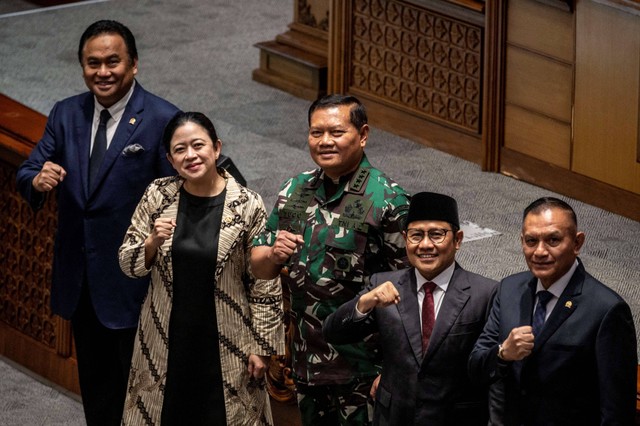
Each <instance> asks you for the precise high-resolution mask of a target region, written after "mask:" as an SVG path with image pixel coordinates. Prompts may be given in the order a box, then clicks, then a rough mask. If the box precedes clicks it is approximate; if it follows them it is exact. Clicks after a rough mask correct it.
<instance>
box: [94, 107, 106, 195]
mask: <svg viewBox="0 0 640 426" xmlns="http://www.w3.org/2000/svg"><path fill="white" fill-rule="evenodd" d="M110 118H111V114H109V110H108V109H106V108H105V109H103V110H102V111H100V124H99V125H98V131H97V132H96V138H95V139H94V141H93V150H92V151H91V158H90V159H89V188H90V189H93V186H94V183H95V179H96V176H98V170H100V164H102V159H103V158H104V154H105V152H107V121H109V119H110Z"/></svg>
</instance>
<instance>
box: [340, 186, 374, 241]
mask: <svg viewBox="0 0 640 426" xmlns="http://www.w3.org/2000/svg"><path fill="white" fill-rule="evenodd" d="M343 206H344V207H343V209H342V211H341V212H340V217H339V218H338V219H336V221H335V222H334V225H338V226H340V227H342V228H349V229H355V230H356V231H360V232H367V231H368V230H369V225H368V224H367V223H366V220H367V215H368V214H369V210H371V206H373V201H371V200H367V199H366V198H362V197H361V196H358V195H354V194H347V195H346V196H345V197H344V202H343Z"/></svg>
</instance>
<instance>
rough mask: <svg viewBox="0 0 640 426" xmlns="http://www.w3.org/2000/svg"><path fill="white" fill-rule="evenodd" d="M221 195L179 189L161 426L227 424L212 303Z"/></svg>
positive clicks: (223, 195) (214, 311)
mask: <svg viewBox="0 0 640 426" xmlns="http://www.w3.org/2000/svg"><path fill="white" fill-rule="evenodd" d="M225 193H226V190H225V191H223V192H222V193H221V194H219V195H216V196H214V197H197V196H194V195H191V194H189V193H188V192H187V191H186V190H185V189H184V187H183V188H181V189H180V202H179V204H178V217H177V219H176V223H177V226H176V228H175V230H174V235H173V245H172V253H171V255H172V260H173V305H172V307H171V317H170V319H169V355H168V365H167V380H166V387H165V390H164V402H163V405H162V420H161V422H162V425H163V426H170V425H216V426H217V425H225V424H226V414H225V409H224V392H223V388H222V369H221V367H220V349H219V347H218V327H217V322H216V307H215V303H214V276H215V269H216V257H217V254H218V236H219V234H220V223H221V219H222V211H223V207H224V197H225Z"/></svg>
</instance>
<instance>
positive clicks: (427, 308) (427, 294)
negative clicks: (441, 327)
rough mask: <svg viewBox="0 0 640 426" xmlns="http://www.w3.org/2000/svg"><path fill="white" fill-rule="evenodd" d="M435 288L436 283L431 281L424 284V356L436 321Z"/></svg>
mask: <svg viewBox="0 0 640 426" xmlns="http://www.w3.org/2000/svg"><path fill="white" fill-rule="evenodd" d="M435 288H436V285H435V283H432V282H431V281H429V282H426V283H424V284H423V285H422V290H423V291H424V299H423V300H422V356H424V354H426V353H427V347H428V346H429V339H430V338H431V332H432V331H433V325H434V324H435V323H436V311H435V307H434V303H433V290H434V289H435Z"/></svg>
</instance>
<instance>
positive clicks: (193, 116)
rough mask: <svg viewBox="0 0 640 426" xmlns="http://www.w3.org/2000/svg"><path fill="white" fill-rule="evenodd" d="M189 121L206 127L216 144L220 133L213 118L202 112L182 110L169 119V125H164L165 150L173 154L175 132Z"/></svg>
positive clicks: (163, 140)
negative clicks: (210, 118) (172, 146)
mask: <svg viewBox="0 0 640 426" xmlns="http://www.w3.org/2000/svg"><path fill="white" fill-rule="evenodd" d="M187 123H196V124H197V125H199V126H200V127H202V128H203V129H205V130H206V131H207V133H208V134H209V137H210V138H211V141H212V142H213V144H214V146H215V143H216V141H217V140H218V134H217V133H216V128H215V127H214V126H213V123H212V122H211V120H209V118H208V117H207V116H206V115H204V114H203V113H201V112H193V111H189V112H182V111H180V112H178V113H176V115H174V116H173V118H172V119H171V120H169V122H168V123H167V125H166V126H165V127H164V132H163V133H162V146H164V150H165V151H166V152H167V154H169V155H171V138H173V134H174V133H175V132H176V130H178V127H181V126H183V125H185V124H187Z"/></svg>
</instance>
